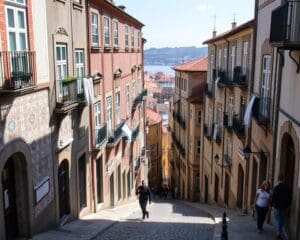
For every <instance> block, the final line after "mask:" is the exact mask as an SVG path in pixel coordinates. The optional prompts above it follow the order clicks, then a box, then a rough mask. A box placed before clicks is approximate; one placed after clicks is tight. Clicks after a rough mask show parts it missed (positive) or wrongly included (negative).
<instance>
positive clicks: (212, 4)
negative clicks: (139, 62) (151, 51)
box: [115, 0, 255, 49]
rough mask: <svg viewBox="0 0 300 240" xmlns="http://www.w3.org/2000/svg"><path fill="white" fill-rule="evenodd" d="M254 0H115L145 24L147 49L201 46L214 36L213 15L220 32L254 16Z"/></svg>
mask: <svg viewBox="0 0 300 240" xmlns="http://www.w3.org/2000/svg"><path fill="white" fill-rule="evenodd" d="M254 2H255V0H115V4H116V5H120V4H122V5H125V6H126V11H127V13H129V14H130V15H132V16H133V17H135V18H137V19H138V20H139V21H141V22H142V23H144V24H145V25H146V26H145V27H144V28H143V37H144V38H146V39H147V43H146V46H145V49H148V48H152V47H156V48H161V47H187V46H196V47H201V46H202V42H204V41H205V40H206V39H208V38H210V37H211V36H212V31H213V28H214V16H216V17H215V18H216V21H215V22H216V30H217V33H221V32H224V31H227V30H228V29H230V28H231V23H232V22H233V19H234V15H235V18H236V22H237V24H241V23H243V22H246V21H248V20H250V19H252V18H253V17H254Z"/></svg>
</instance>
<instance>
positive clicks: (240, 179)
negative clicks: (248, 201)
mask: <svg viewBox="0 0 300 240" xmlns="http://www.w3.org/2000/svg"><path fill="white" fill-rule="evenodd" d="M243 199H244V170H243V168H242V166H241V165H239V169H238V188H237V207H238V208H242V207H243Z"/></svg>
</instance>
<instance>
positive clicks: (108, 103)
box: [106, 96, 113, 136]
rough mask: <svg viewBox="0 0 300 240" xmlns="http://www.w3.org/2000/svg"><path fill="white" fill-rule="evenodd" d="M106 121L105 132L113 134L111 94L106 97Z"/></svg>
mask: <svg viewBox="0 0 300 240" xmlns="http://www.w3.org/2000/svg"><path fill="white" fill-rule="evenodd" d="M106 123H107V133H108V135H109V136H112V135H113V131H112V130H113V129H112V128H113V126H112V102H111V96H109V97H107V98H106Z"/></svg>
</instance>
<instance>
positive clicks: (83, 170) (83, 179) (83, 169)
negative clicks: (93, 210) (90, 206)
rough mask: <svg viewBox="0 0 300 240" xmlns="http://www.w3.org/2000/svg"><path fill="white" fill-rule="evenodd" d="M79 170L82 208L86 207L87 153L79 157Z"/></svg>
mask: <svg viewBox="0 0 300 240" xmlns="http://www.w3.org/2000/svg"><path fill="white" fill-rule="evenodd" d="M78 168H79V169H78V171H79V197H80V209H83V208H85V207H86V160H85V154H84V155H82V156H81V157H80V158H79V164H78Z"/></svg>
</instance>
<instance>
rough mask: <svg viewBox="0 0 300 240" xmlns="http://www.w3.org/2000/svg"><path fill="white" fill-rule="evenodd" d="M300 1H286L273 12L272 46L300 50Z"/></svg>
mask: <svg viewBox="0 0 300 240" xmlns="http://www.w3.org/2000/svg"><path fill="white" fill-rule="evenodd" d="M299 10H300V1H295V0H293V1H290V0H288V1H285V2H284V3H283V4H282V5H281V6H280V7H278V8H276V9H275V10H273V12H272V18H271V32H270V44H271V45H272V46H274V47H280V48H284V49H298V48H300V31H299V29H300V18H299Z"/></svg>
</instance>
